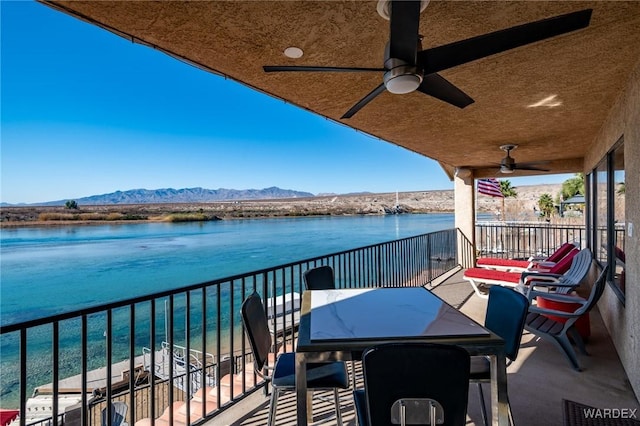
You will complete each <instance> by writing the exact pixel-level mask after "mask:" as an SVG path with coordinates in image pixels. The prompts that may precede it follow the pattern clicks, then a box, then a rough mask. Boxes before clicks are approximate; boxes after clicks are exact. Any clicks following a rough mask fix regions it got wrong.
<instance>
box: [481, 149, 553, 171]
mask: <svg viewBox="0 0 640 426" xmlns="http://www.w3.org/2000/svg"><path fill="white" fill-rule="evenodd" d="M517 147H518V145H502V146H501V147H500V149H501V150H503V151H504V152H506V153H507V155H506V156H505V157H504V158H503V159H502V161H501V162H500V164H499V165H498V164H496V165H495V166H489V167H475V169H492V168H495V167H500V173H513V172H514V171H516V170H535V171H539V172H548V171H549V170H548V169H543V168H540V167H537V166H538V165H543V164H548V163H549V162H548V161H531V162H528V163H516V160H515V159H514V158H513V157H512V156H511V150H514V149H516V148H517Z"/></svg>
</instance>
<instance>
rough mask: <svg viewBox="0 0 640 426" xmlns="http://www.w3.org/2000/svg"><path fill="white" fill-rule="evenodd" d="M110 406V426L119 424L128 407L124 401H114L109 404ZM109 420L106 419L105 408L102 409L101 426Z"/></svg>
mask: <svg viewBox="0 0 640 426" xmlns="http://www.w3.org/2000/svg"><path fill="white" fill-rule="evenodd" d="M110 406H111V426H120V425H121V424H122V422H124V419H125V417H126V415H127V410H128V409H129V407H128V406H127V404H125V403H124V402H120V401H115V402H112V403H111V404H110ZM108 424H109V421H108V419H107V408H106V407H105V408H103V409H102V426H107V425H108Z"/></svg>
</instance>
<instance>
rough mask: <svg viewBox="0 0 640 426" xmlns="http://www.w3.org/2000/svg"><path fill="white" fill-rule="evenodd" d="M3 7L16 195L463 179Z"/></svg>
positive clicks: (374, 187)
mask: <svg viewBox="0 0 640 426" xmlns="http://www.w3.org/2000/svg"><path fill="white" fill-rule="evenodd" d="M0 7H1V10H0V12H1V19H2V22H1V24H2V25H1V28H2V29H1V31H2V34H1V35H2V38H1V40H2V45H1V49H0V50H1V54H2V61H1V66H2V70H1V78H2V80H1V96H2V98H1V110H0V114H1V123H0V125H1V128H0V132H1V133H0V136H1V144H2V145H1V157H2V160H1V161H2V163H1V165H2V171H1V179H2V184H1V189H2V192H1V193H0V201H2V202H6V203H35V202H42V201H52V200H64V199H76V198H80V197H84V196H89V195H96V194H104V193H109V192H114V191H117V190H122V191H124V190H128V189H136V188H146V189H157V188H188V187H203V188H210V189H217V188H233V189H249V188H257V189H259V188H266V187H270V186H278V187H280V188H286V189H295V190H299V191H307V192H311V193H313V194H319V193H348V192H359V191H369V192H393V191H415V190H433V189H451V188H453V184H452V182H450V181H449V180H448V178H447V177H446V175H445V173H444V172H443V171H442V169H441V168H440V166H439V165H438V164H437V163H436V162H435V161H433V160H430V159H428V158H426V157H423V156H420V155H417V154H415V153H412V152H410V151H408V150H405V149H404V148H400V147H397V146H395V145H393V144H390V143H387V142H384V141H381V140H378V139H375V138H372V137H369V136H366V135H363V134H362V133H358V132H356V131H355V130H352V129H350V128H348V127H345V126H342V125H340V124H337V123H334V122H331V121H328V120H326V119H324V118H322V117H319V116H316V115H314V114H311V113H309V112H306V111H303V110H300V109H298V108H296V107H294V106H291V105H287V104H285V103H284V102H282V101H280V100H277V99H274V98H271V97H269V96H266V95H263V94H260V93H257V92H255V91H252V90H251V89H248V88H246V87H244V86H242V85H241V84H238V83H235V82H232V81H228V80H224V79H222V78H220V77H217V76H215V75H212V74H208V73H206V72H204V71H201V70H199V69H196V68H194V67H191V66H189V65H186V64H184V63H181V62H179V61H177V60H175V59H172V58H170V57H168V56H166V55H164V54H162V53H160V52H157V51H154V50H152V49H149V48H147V47H144V46H140V45H136V44H132V43H131V42H128V41H126V40H124V39H122V38H120V37H118V36H116V35H114V34H111V33H109V32H107V31H105V30H102V29H100V28H98V27H95V26H93V25H90V24H87V23H84V22H82V21H80V20H77V19H75V18H72V17H70V16H67V15H65V14H63V13H60V12H57V11H54V10H53V9H50V8H49V7H47V6H44V5H41V4H38V3H34V2H8V1H0ZM566 178H567V175H556V176H547V177H543V178H520V179H511V180H512V183H513V184H514V185H515V186H517V185H526V184H531V183H543V182H544V183H546V182H562V181H563V180H564V179H566Z"/></svg>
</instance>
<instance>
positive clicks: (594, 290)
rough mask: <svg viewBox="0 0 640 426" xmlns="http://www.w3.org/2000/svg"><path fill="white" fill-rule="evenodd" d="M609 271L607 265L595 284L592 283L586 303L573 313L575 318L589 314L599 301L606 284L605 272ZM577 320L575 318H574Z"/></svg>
mask: <svg viewBox="0 0 640 426" xmlns="http://www.w3.org/2000/svg"><path fill="white" fill-rule="evenodd" d="M608 270H609V265H607V266H605V267H604V268H603V269H602V272H600V275H599V276H598V279H597V280H596V282H595V283H593V287H591V293H590V294H589V298H588V299H587V303H585V304H584V305H582V306H581V307H580V308H579V309H577V310H576V311H575V314H576V315H577V316H581V315H584V314H586V313H587V312H589V311H590V310H591V309H592V308H593V307H594V306H596V304H597V303H598V300H600V296H602V293H604V287H605V285H606V284H607V271H608ZM576 320H577V318H576Z"/></svg>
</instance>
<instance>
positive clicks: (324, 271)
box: [302, 265, 336, 290]
mask: <svg viewBox="0 0 640 426" xmlns="http://www.w3.org/2000/svg"><path fill="white" fill-rule="evenodd" d="M302 277H303V278H304V285H305V287H306V288H307V290H331V289H334V288H336V283H335V279H334V276H333V268H332V267H331V266H329V265H323V266H318V267H316V268H312V269H307V270H306V271H304V274H303V275H302Z"/></svg>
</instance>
